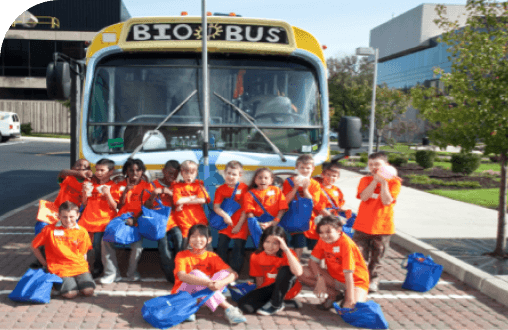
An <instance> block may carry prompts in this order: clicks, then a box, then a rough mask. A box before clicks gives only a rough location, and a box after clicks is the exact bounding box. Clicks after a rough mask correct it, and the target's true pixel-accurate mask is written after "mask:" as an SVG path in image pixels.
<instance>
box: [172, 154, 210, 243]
mask: <svg viewBox="0 0 508 330" xmlns="http://www.w3.org/2000/svg"><path fill="white" fill-rule="evenodd" d="M180 168H181V174H182V178H183V182H178V183H175V184H174V190H173V202H174V205H175V213H174V214H175V218H174V219H175V222H176V224H177V225H178V227H180V230H181V231H182V236H183V238H184V243H183V244H184V245H185V239H186V238H187V234H188V233H189V229H190V228H191V227H192V226H193V225H197V224H199V223H202V224H204V225H208V220H207V218H206V214H205V210H204V209H203V204H207V203H210V196H209V195H208V193H207V192H206V190H205V188H204V187H203V183H202V181H200V180H196V177H197V175H198V164H196V163H195V162H193V161H192V160H186V161H184V162H183V163H182V165H181V166H180Z"/></svg>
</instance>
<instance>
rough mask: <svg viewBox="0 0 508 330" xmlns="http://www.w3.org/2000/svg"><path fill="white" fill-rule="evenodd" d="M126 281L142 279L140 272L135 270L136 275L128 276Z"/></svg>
mask: <svg viewBox="0 0 508 330" xmlns="http://www.w3.org/2000/svg"><path fill="white" fill-rule="evenodd" d="M123 280H124V281H125V282H138V281H139V280H141V275H140V274H139V273H138V272H135V273H134V275H132V276H128V277H126V278H124V279H123Z"/></svg>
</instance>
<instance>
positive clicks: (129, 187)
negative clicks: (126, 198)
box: [124, 182, 136, 193]
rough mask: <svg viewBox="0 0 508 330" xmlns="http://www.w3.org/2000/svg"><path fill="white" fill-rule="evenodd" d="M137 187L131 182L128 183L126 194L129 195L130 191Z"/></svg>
mask: <svg viewBox="0 0 508 330" xmlns="http://www.w3.org/2000/svg"><path fill="white" fill-rule="evenodd" d="M135 186H136V185H135V184H134V183H130V182H129V183H127V186H125V191H124V193H127V192H128V191H130V190H132V189H134V187H135Z"/></svg>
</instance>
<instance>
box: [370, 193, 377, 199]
mask: <svg viewBox="0 0 508 330" xmlns="http://www.w3.org/2000/svg"><path fill="white" fill-rule="evenodd" d="M378 197H379V194H372V196H371V197H370V198H372V199H377V198H378Z"/></svg>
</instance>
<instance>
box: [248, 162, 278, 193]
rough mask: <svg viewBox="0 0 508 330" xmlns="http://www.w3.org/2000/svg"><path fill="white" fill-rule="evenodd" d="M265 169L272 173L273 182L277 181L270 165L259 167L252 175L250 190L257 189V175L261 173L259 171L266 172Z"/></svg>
mask: <svg viewBox="0 0 508 330" xmlns="http://www.w3.org/2000/svg"><path fill="white" fill-rule="evenodd" d="M264 171H267V172H269V173H270V175H271V176H272V182H273V181H275V175H274V174H273V172H272V170H271V169H269V168H268V167H261V168H258V169H257V170H256V172H254V175H253V176H252V182H251V183H250V185H249V190H250V189H256V188H257V187H258V185H257V184H256V177H257V176H258V175H259V173H261V172H264Z"/></svg>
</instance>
